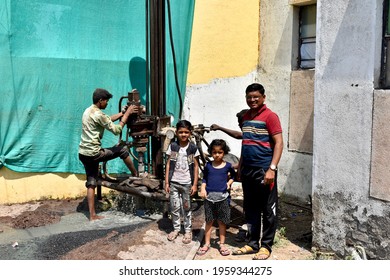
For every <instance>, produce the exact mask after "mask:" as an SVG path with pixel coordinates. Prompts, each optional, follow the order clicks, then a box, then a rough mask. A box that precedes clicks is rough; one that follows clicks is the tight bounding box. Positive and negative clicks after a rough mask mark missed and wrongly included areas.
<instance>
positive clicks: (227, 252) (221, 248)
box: [219, 243, 230, 256]
mask: <svg viewBox="0 0 390 280" xmlns="http://www.w3.org/2000/svg"><path fill="white" fill-rule="evenodd" d="M219 253H220V254H221V255H222V256H229V255H230V250H229V249H228V248H226V247H225V244H223V243H222V244H220V245H219Z"/></svg>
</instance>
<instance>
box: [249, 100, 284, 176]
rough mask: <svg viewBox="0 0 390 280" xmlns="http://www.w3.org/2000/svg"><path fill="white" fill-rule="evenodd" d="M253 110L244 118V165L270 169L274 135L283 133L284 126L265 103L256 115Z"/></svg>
mask: <svg viewBox="0 0 390 280" xmlns="http://www.w3.org/2000/svg"><path fill="white" fill-rule="evenodd" d="M252 112H253V111H252V109H251V110H249V111H248V112H246V114H245V115H244V116H243V118H242V148H241V157H242V159H243V160H242V165H243V166H251V167H261V168H263V169H268V168H269V166H270V164H271V161H272V156H273V151H274V146H275V143H274V141H273V139H272V136H273V135H276V134H279V133H282V126H281V124H280V120H279V117H278V115H277V114H275V113H274V112H272V111H271V110H270V109H268V108H267V106H266V105H265V104H263V106H262V107H261V108H260V109H259V111H258V112H257V113H256V115H255V116H254V117H251V113H252Z"/></svg>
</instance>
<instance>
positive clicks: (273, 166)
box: [269, 164, 278, 171]
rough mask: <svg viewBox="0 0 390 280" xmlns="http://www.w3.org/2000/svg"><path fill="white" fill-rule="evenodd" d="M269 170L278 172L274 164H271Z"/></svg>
mask: <svg viewBox="0 0 390 280" xmlns="http://www.w3.org/2000/svg"><path fill="white" fill-rule="evenodd" d="M269 169H271V170H272V171H276V170H278V168H277V167H276V165H275V164H271V165H270V166H269Z"/></svg>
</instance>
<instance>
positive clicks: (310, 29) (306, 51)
mask: <svg viewBox="0 0 390 280" xmlns="http://www.w3.org/2000/svg"><path fill="white" fill-rule="evenodd" d="M316 18H317V5H315V4H314V5H308V6H301V7H300V12H299V67H300V68H301V69H311V68H314V67H315V53H316Z"/></svg>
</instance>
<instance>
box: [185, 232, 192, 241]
mask: <svg viewBox="0 0 390 280" xmlns="http://www.w3.org/2000/svg"><path fill="white" fill-rule="evenodd" d="M191 241H192V233H191V232H186V233H185V234H184V237H183V243H184V244H189V243H191Z"/></svg>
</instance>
